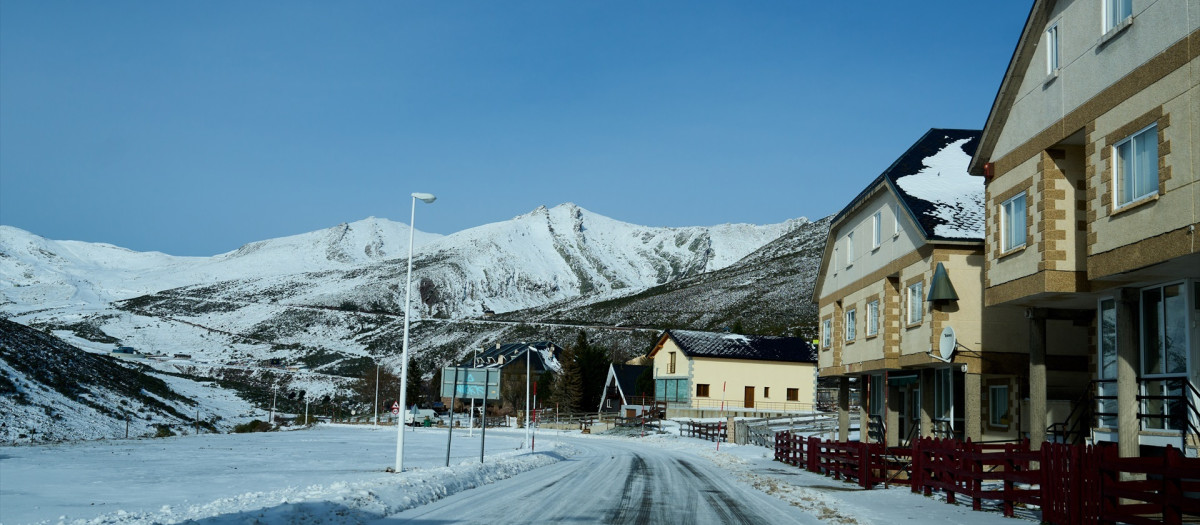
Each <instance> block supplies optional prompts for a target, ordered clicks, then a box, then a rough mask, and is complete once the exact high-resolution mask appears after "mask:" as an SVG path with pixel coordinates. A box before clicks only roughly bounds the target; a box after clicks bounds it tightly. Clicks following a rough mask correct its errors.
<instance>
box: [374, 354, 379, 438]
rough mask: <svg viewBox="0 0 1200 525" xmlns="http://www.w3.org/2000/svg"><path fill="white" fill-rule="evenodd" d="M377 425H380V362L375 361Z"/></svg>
mask: <svg viewBox="0 0 1200 525" xmlns="http://www.w3.org/2000/svg"><path fill="white" fill-rule="evenodd" d="M375 426H379V362H378V361H376V362H375Z"/></svg>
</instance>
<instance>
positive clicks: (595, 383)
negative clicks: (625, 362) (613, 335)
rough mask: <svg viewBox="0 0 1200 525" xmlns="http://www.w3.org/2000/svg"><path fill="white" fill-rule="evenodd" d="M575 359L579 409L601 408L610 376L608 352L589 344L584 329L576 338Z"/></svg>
mask: <svg viewBox="0 0 1200 525" xmlns="http://www.w3.org/2000/svg"><path fill="white" fill-rule="evenodd" d="M574 350H575V361H576V363H577V364H578V366H579V380H580V387H579V396H580V398H579V409H580V410H585V411H592V410H599V408H600V397H601V395H602V394H603V393H604V380H605V379H607V378H608V366H609V365H611V364H612V362H611V361H609V359H608V352H606V351H604V349H603V348H600V347H598V346H593V345H590V344H588V340H587V334H586V333H584V332H583V331H582V330H581V331H580V332H579V337H578V338H577V339H576V340H575V348H574Z"/></svg>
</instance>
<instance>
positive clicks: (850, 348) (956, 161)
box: [813, 129, 1026, 446]
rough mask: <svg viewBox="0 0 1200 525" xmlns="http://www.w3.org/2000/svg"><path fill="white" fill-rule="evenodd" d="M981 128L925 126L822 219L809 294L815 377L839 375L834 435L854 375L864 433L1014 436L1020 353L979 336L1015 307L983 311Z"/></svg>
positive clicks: (844, 423) (897, 438)
mask: <svg viewBox="0 0 1200 525" xmlns="http://www.w3.org/2000/svg"><path fill="white" fill-rule="evenodd" d="M979 136H980V132H979V131H973V130H956V129H931V130H929V131H928V132H927V133H925V135H924V136H922V137H921V138H920V140H918V141H917V142H916V143H915V144H913V145H912V147H910V148H909V149H908V151H906V152H905V153H904V154H903V155H901V156H900V158H898V159H896V161H895V162H894V163H893V164H892V165H891V166H890V167H888V168H887V170H885V171H884V172H883V173H882V174H881V175H879V176H878V177H877V178H875V180H873V181H872V182H871V183H870V184H869V185H867V187H866V188H864V189H863V190H862V192H861V193H859V194H858V196H856V197H855V198H854V199H853V200H852V201H851V202H850V203H849V204H848V205H847V206H846V207H845V208H844V209H842V211H841V212H839V213H838V214H837V215H836V216H835V217H834V219H833V221H832V223H831V225H830V231H829V238H828V240H827V241H826V244H825V251H824V253H823V255H822V260H821V268H820V270H819V272H818V276H817V283H816V286H815V288H814V293H813V301H814V302H816V303H817V305H818V308H819V319H820V326H821V341H820V351H819V362H820V370H821V376H822V377H832V378H838V380H839V390H840V392H839V394H840V395H838V396H836V397H837V398H838V399H839V402H840V406H839V407H838V411H839V416H840V417H839V423H840V424H839V427H840V432H839V437H840V439H841V440H847V439H849V435H848V434H849V418H850V414H849V411H850V409H851V408H850V406H849V404H848V403H846V402H844V401H848V400H849V399H850V395H849V393H850V389H851V384H852V383H853V384H855V386H857V387H858V389H859V392H860V394H861V402H860V409H859V412H860V414H859V415H860V421H862V422H863V423H862V428H864V429H866V430H865V431H864V432H863V433H862V435H861V437H862V439H863V440H869V441H873V442H885V443H887V444H888V445H900V446H903V445H905V444H907V443H909V442H910V441H911V440H912V439H913V438H916V437H926V436H933V437H952V438H958V439H965V438H971V439H974V440H976V441H978V440H980V439H1015V438H1016V436H1017V435H1018V431H1019V428H1020V423H1019V421H1018V420H1017V417H1018V406H1017V405H1018V400H1019V399H1020V397H1019V394H1020V390H1019V388H1018V378H1019V376H1020V375H1021V374H1023V373H1024V370H1025V369H1026V367H1025V361H1024V357H1023V356H1021V355H1005V354H997V353H995V352H992V351H991V349H990V348H988V347H987V346H986V345H985V344H984V343H986V341H987V338H988V336H989V335H991V334H995V335H999V334H1001V333H1003V331H1004V330H1005V329H1004V326H1006V325H1007V324H1011V323H1016V324H1018V325H1020V326H1023V319H1022V318H1021V312H1020V311H1019V310H1011V309H1010V310H1002V309H997V311H994V312H989V313H988V315H987V316H986V318H985V316H984V315H983V301H982V285H981V283H982V273H983V260H984V253H983V252H984V212H983V190H984V188H983V181H981V180H979V178H978V177H972V176H971V175H969V174H968V173H967V165H968V163H969V162H970V159H971V155H972V154H973V153H974V152H975V148H976V146H977V145H978V144H979Z"/></svg>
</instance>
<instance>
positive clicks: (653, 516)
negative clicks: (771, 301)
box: [377, 438, 820, 525]
mask: <svg viewBox="0 0 1200 525" xmlns="http://www.w3.org/2000/svg"><path fill="white" fill-rule="evenodd" d="M562 442H563V443H564V444H568V445H569V446H570V447H571V448H572V449H575V450H578V451H579V453H578V454H577V455H574V456H571V457H569V458H565V459H564V461H561V462H558V463H555V464H553V465H550V466H547V467H542V468H540V469H537V470H534V471H530V472H526V473H524V474H520V475H517V476H515V477H512V478H509V479H506V480H503V481H500V482H497V483H494V484H492V485H488V486H486V487H480V488H477V489H473V490H469V491H464V492H460V493H458V494H456V495H453V496H450V497H447V498H445V499H442V500H440V501H436V502H433V503H430V504H429V505H425V506H421V507H417V508H413V509H409V510H406V511H404V512H401V513H399V514H396V515H394V516H391V517H389V518H385V519H382V520H380V521H378V522H377V523H380V524H388V523H549V522H555V523H563V522H568V523H569V522H574V523H638V524H640V523H689V524H695V525H704V524H726V523H820V521H818V520H817V519H816V518H814V517H812V516H810V515H808V514H804V513H802V512H801V511H800V510H799V509H797V508H795V507H792V506H790V505H788V504H787V503H785V502H783V501H782V500H780V499H778V498H775V497H772V496H769V495H767V494H765V493H763V492H761V491H759V490H757V489H754V488H752V487H751V486H750V485H747V484H746V483H743V482H740V481H738V480H737V479H736V478H735V477H734V476H732V475H730V473H729V472H728V471H725V470H722V469H720V468H717V467H716V466H715V465H714V464H713V463H712V462H711V461H709V460H707V459H705V458H702V457H700V456H699V455H698V454H696V453H695V452H693V451H685V450H670V449H663V448H657V447H646V446H644V445H642V444H639V443H636V442H630V441H619V440H595V439H569V438H568V439H563V440H562Z"/></svg>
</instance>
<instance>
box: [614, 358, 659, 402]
mask: <svg viewBox="0 0 1200 525" xmlns="http://www.w3.org/2000/svg"><path fill="white" fill-rule="evenodd" d="M649 369H650V367H648V366H640V365H619V364H616V363H613V364H612V374H613V376H614V377H615V378H616V380H617V388H620V389H621V394H623V395H625V396H631V395H637V380H638V378H639V377H641V375H642V373H644V372H645V371H647V370H649ZM651 394H653V392H651Z"/></svg>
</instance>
